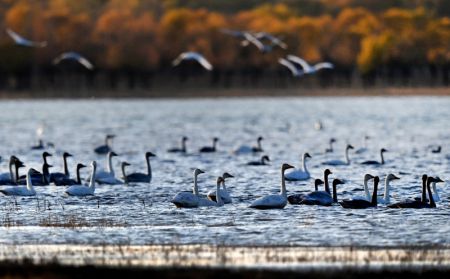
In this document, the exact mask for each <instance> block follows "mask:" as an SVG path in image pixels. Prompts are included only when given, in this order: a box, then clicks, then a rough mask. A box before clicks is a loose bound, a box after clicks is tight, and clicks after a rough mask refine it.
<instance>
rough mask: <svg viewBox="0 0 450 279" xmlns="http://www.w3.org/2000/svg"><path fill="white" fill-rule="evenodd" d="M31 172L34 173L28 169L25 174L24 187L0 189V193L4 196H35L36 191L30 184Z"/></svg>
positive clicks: (31, 169) (33, 170)
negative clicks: (25, 182)
mask: <svg viewBox="0 0 450 279" xmlns="http://www.w3.org/2000/svg"><path fill="white" fill-rule="evenodd" d="M33 172H36V170H35V169H33V168H30V169H29V170H28V172H27V178H26V180H27V185H26V186H14V187H9V188H5V189H1V190H0V193H3V194H4V195H6V196H35V195H36V191H35V190H34V187H33V184H32V183H31V174H32V173H33Z"/></svg>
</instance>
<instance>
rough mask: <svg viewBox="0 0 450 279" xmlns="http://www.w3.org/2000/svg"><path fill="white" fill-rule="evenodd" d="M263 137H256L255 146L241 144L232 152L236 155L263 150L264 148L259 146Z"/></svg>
mask: <svg viewBox="0 0 450 279" xmlns="http://www.w3.org/2000/svg"><path fill="white" fill-rule="evenodd" d="M263 139H264V138H263V137H258V139H257V145H256V146H248V145H241V146H240V147H238V148H237V149H235V150H234V152H233V153H234V154H236V155H240V154H249V153H258V152H263V151H264V150H263V149H262V146H261V141H262V140H263Z"/></svg>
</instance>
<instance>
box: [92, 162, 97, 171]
mask: <svg viewBox="0 0 450 279" xmlns="http://www.w3.org/2000/svg"><path fill="white" fill-rule="evenodd" d="M91 167H92V169H94V170H95V169H97V162H96V161H92V162H91Z"/></svg>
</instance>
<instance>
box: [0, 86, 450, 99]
mask: <svg viewBox="0 0 450 279" xmlns="http://www.w3.org/2000/svg"><path fill="white" fill-rule="evenodd" d="M58 92H60V91H56V90H51V91H14V92H9V91H0V99H1V100H21V99H38V100H39V99H44V100H45V99H114V98H117V99H178V98H186V99H195V98H246V97H247V98H248V97H257V98H264V97H402V96H405V97H413V96H430V97H436V96H443V97H447V96H450V87H436V88H433V87H423V88H410V87H386V88H322V89H320V88H311V89H308V88H287V89H283V88H269V89H261V88H255V89H249V88H242V89H234V88H233V89H222V88H221V89H214V88H200V89H182V88H179V89H178V90H177V89H168V88H161V89H153V90H125V91H123V90H117V91H116V90H113V91H104V90H98V91H96V90H78V91H73V92H72V91H69V92H64V93H63V94H58Z"/></svg>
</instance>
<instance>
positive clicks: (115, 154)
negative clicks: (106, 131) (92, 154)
mask: <svg viewBox="0 0 450 279" xmlns="http://www.w3.org/2000/svg"><path fill="white" fill-rule="evenodd" d="M111 156H119V155H117V153H116V152H111Z"/></svg>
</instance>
